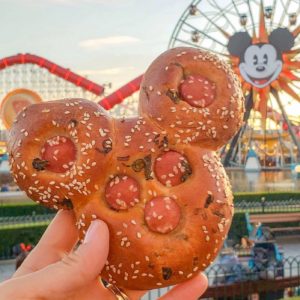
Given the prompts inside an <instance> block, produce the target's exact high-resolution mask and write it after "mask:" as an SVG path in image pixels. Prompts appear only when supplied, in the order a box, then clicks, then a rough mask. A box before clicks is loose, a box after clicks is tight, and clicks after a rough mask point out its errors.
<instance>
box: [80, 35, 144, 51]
mask: <svg viewBox="0 0 300 300" xmlns="http://www.w3.org/2000/svg"><path fill="white" fill-rule="evenodd" d="M138 41H140V40H139V39H137V38H135V37H132V36H128V35H116V36H108V37H105V38H97V39H88V40H83V41H81V42H79V46H80V47H81V48H86V49H93V50H94V49H99V48H101V47H103V46H108V45H117V44H127V43H136V42H138Z"/></svg>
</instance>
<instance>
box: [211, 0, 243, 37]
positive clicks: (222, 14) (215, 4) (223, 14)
mask: <svg viewBox="0 0 300 300" xmlns="http://www.w3.org/2000/svg"><path fill="white" fill-rule="evenodd" d="M211 1H212V2H213V3H211ZM207 2H208V3H210V5H211V6H212V7H215V8H217V9H218V10H219V11H220V12H221V16H222V17H223V18H224V19H225V20H226V21H227V22H228V24H229V25H230V26H231V27H232V29H233V30H234V31H237V28H236V27H235V26H234V25H233V24H232V23H231V21H230V20H229V18H228V17H227V16H226V15H225V13H224V11H225V8H221V7H220V6H219V5H218V4H217V3H216V1H215V0H207Z"/></svg>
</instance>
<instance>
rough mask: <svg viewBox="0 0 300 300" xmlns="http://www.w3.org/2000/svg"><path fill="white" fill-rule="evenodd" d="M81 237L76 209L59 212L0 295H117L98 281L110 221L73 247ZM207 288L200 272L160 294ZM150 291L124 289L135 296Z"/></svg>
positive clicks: (109, 299) (104, 299) (174, 296)
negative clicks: (75, 214) (74, 211)
mask: <svg viewBox="0 0 300 300" xmlns="http://www.w3.org/2000/svg"><path fill="white" fill-rule="evenodd" d="M77 241H78V232H77V229H76V227H75V217H74V215H73V213H72V212H69V211H60V212H59V213H58V214H57V215H56V217H55V218H54V220H53V221H52V222H51V224H50V225H49V227H48V229H47V230H46V232H45V233H44V235H43V236H42V238H41V240H40V242H39V243H38V245H37V246H36V247H35V248H34V249H33V250H32V252H31V253H30V254H29V256H28V257H27V258H26V259H25V261H24V262H23V264H22V265H21V267H20V268H19V269H18V270H17V271H16V273H15V274H14V275H13V278H12V279H10V280H7V281H5V282H3V283H2V284H0V300H12V299H14V300H19V299H22V300H29V299H30V300H36V299H42V300H48V299H49V300H50V299H51V300H60V299H63V300H68V299H72V300H76V299H78V300H79V299H80V300H85V299H87V300H94V299H95V300H116V297H115V296H114V295H113V293H112V292H111V291H109V290H108V289H106V288H105V287H104V286H103V285H102V284H101V282H100V280H99V274H100V273H101V270H102V268H103V267H104V265H105V262H106V260H107V255H108V251H109V231H108V228H107V225H106V224H105V223H104V222H102V221H100V220H95V221H93V222H92V224H91V226H90V227H89V229H88V232H87V234H86V237H85V239H84V242H83V244H82V245H80V246H79V247H78V249H76V250H75V251H74V250H73V248H74V246H75V245H76V243H77ZM206 288H207V279H206V277H205V276H204V275H203V274H199V275H198V276H196V277H194V278H193V279H191V280H189V281H186V282H184V283H182V284H179V285H177V286H175V287H174V288H173V289H172V290H170V291H169V292H168V293H167V294H165V295H164V296H162V297H160V298H159V299H160V300H182V299H187V300H196V299H198V297H199V296H200V295H201V294H203V292H204V291H205V290H206ZM146 292H147V291H132V290H125V293H126V294H127V295H128V297H129V298H130V300H137V299H140V298H141V297H142V296H143V295H144V294H145V293H146Z"/></svg>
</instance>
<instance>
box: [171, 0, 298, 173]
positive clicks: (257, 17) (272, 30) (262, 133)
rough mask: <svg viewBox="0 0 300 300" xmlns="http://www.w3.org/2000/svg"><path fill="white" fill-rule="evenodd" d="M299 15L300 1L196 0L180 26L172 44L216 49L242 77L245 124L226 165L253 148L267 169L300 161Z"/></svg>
mask: <svg viewBox="0 0 300 300" xmlns="http://www.w3.org/2000/svg"><path fill="white" fill-rule="evenodd" d="M299 14H300V1H299V0H264V1H263V0H228V1H223V0H194V1H192V2H191V4H190V5H189V6H188V7H187V9H186V10H185V11H184V12H183V14H182V16H181V17H180V19H179V21H178V23H177V24H176V26H175V29H174V31H173V33H172V36H171V39H170V42H169V48H173V47H177V46H192V47H196V48H201V49H204V50H208V51H212V52H214V53H216V54H217V55H220V56H221V57H223V58H224V59H226V60H227V61H228V62H229V63H230V64H231V65H232V68H233V69H234V71H235V72H236V74H237V75H238V76H239V78H240V80H241V83H242V88H243V92H244V94H245V99H246V100H245V101H246V102H245V106H246V113H245V116H244V121H245V125H244V127H242V128H241V130H240V131H239V132H238V133H237V135H236V136H235V137H234V138H233V139H232V140H231V142H230V144H228V145H227V146H226V147H224V148H223V150H222V154H223V160H224V164H225V165H226V166H245V164H246V162H247V158H248V157H249V152H251V151H252V152H254V151H255V152H256V153H257V155H258V157H259V160H260V162H261V165H262V167H265V168H268V167H286V166H288V165H290V164H292V163H296V162H299V157H300V113H299V112H300V22H299Z"/></svg>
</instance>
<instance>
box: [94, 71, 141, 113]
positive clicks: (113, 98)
mask: <svg viewBox="0 0 300 300" xmlns="http://www.w3.org/2000/svg"><path fill="white" fill-rule="evenodd" d="M142 78H143V75H140V76H138V77H137V78H135V79H133V80H132V81H130V82H128V83H127V84H125V85H124V86H122V87H121V88H119V89H118V90H116V91H115V92H113V93H112V94H110V95H108V96H107V97H105V98H103V99H102V100H101V101H100V102H99V104H100V105H101V106H103V107H104V108H105V109H106V110H109V109H111V108H113V107H114V106H115V105H116V104H118V103H121V102H122V101H123V100H124V99H125V98H127V97H129V96H130V95H132V94H133V93H134V92H136V91H137V90H138V89H139V88H140V85H141V81H142Z"/></svg>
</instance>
